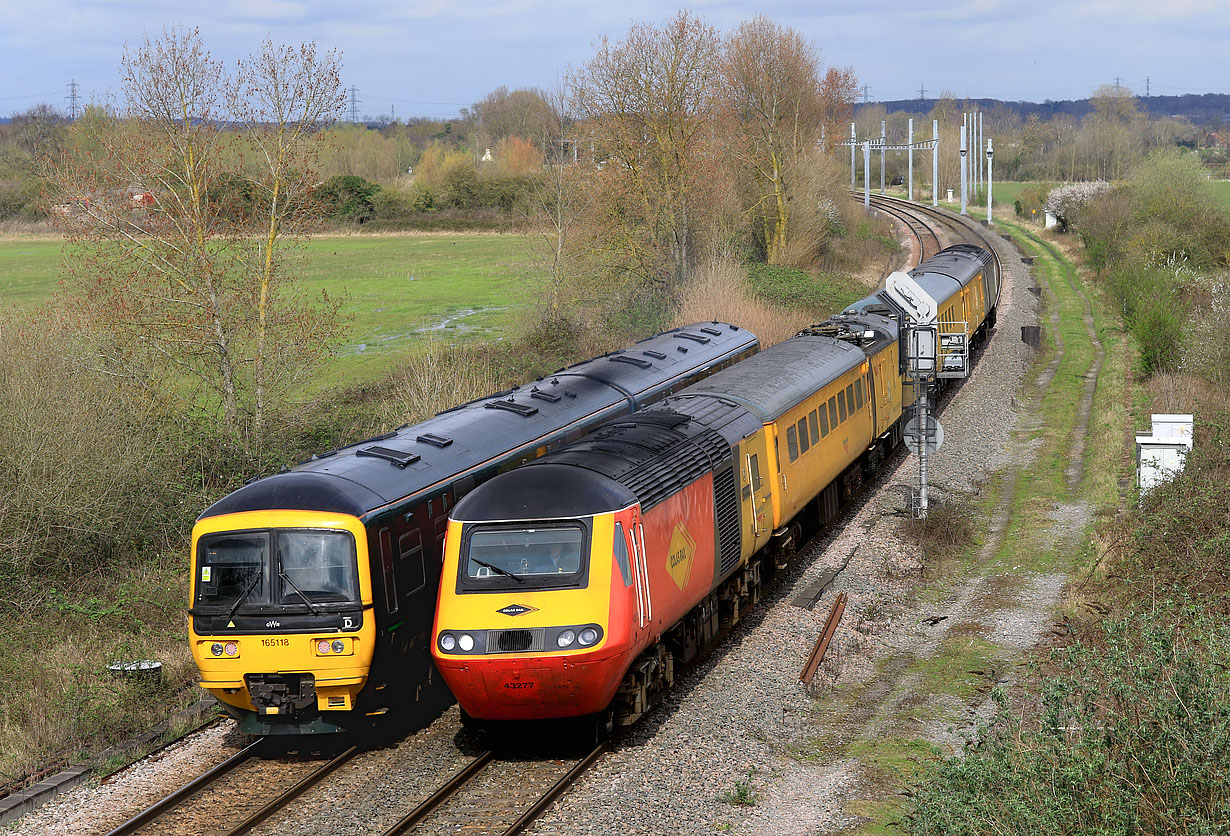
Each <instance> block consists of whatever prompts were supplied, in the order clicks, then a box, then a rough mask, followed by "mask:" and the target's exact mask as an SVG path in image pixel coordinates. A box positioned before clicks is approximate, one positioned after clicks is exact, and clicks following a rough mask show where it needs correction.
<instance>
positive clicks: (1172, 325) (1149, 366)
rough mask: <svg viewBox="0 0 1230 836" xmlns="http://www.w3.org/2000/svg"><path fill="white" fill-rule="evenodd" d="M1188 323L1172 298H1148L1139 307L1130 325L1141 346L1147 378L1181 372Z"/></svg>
mask: <svg viewBox="0 0 1230 836" xmlns="http://www.w3.org/2000/svg"><path fill="white" fill-rule="evenodd" d="M1186 320H1187V318H1186V317H1185V316H1184V315H1183V312H1182V310H1181V308H1178V307H1177V306H1176V304H1175V302H1174V301H1173V300H1172V299H1171V298H1169V296H1168V294H1165V293H1162V294H1158V295H1152V296H1148V297H1146V298H1145V299H1144V300H1143V301H1142V302H1140V303H1139V304H1138V306H1137V308H1136V310H1135V312H1134V314H1133V315H1132V317H1131V319H1130V325H1131V330H1132V334H1134V335H1135V337H1136V339H1137V341H1138V342H1139V343H1140V360H1141V364H1142V371H1143V372H1144V373H1145V375H1146V376H1152V375H1155V374H1159V373H1161V372H1170V371H1175V370H1177V369H1178V368H1179V364H1180V360H1181V358H1182V355H1183V337H1184V333H1185V331H1186Z"/></svg>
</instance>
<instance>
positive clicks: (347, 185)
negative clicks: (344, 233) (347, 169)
mask: <svg viewBox="0 0 1230 836" xmlns="http://www.w3.org/2000/svg"><path fill="white" fill-rule="evenodd" d="M379 191H380V186H378V185H377V184H375V183H371V182H368V181H367V180H364V179H363V178H362V177H355V176H354V175H352V174H340V175H338V176H337V177H330V178H329V179H328V180H326V181H325V182H324V183H322V184H321V185H320V186H319V187H317V189H316V198H317V200H319V201H320V203H321V205H322V206H323V207H324V209H325V212H326V213H327V214H329V215H332V216H333V218H335V219H336V220H339V221H349V222H351V223H357V224H362V223H366V222H367V221H370V220H371V219H372V218H373V217H375V215H376V204H375V197H376V194H377V193H378V192H379Z"/></svg>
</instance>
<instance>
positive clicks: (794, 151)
mask: <svg viewBox="0 0 1230 836" xmlns="http://www.w3.org/2000/svg"><path fill="white" fill-rule="evenodd" d="M818 64H819V56H818V54H817V52H816V48H815V47H814V46H813V45H812V44H811V43H810V42H809V41H808V40H807V39H806V38H804V37H803V36H802V35H801V34H799V33H798V32H796V31H795V30H793V29H790V28H788V27H784V26H781V25H780V24H777V23H774V22H773V21H772V20H770V19H769V18H767V17H765V16H764V15H757V16H756V17H754V18H753V19H752V20H749V21H745V22H744V23H743V24H741V25H740V26H739V28H738V29H736V30H735V31H734V33H733V34H732V35H731V36H730V38H729V39H728V40H727V42H726V49H725V51H724V54H723V59H722V62H721V70H722V86H721V89H722V103H723V105H724V109H725V111H726V114H727V116H728V118H729V120H730V124H731V126H732V128H733V132H734V135H735V140H736V141H735V142H734V143H732V150H733V151H734V152H735V154H736V155H737V156H738V158H739V161H740V163H741V164H742V167H743V169H744V171H745V172H746V173H747V174H748V175H749V177H750V180H751V190H752V201H751V206H750V207H749V210H748V211H749V214H751V215H752V216H753V217H755V218H756V219H757V224H756V226H757V227H758V235H757V237H758V238H759V239H760V240H761V241H762V242H763V244H764V249H765V254H766V257H767V260H768V262H769V263H770V264H777V263H780V262H781V261H782V257H783V254H784V251H785V247H786V238H787V235H788V232H789V225H790V215H791V211H792V208H793V207H792V204H793V202H794V198H795V191H796V177H797V174H798V168H799V164H800V161H801V160H802V157H803V155H804V153H806V152H807V151H809V150H811V149H812V148H813V147H815V145H816V143H817V142H818V141H819V139H820V125H821V120H822V118H823V114H822V111H821V100H820V80H819V78H818Z"/></svg>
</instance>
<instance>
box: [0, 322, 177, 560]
mask: <svg viewBox="0 0 1230 836" xmlns="http://www.w3.org/2000/svg"><path fill="white" fill-rule="evenodd" d="M49 319H50V317H49V315H44V316H42V317H40V318H39V319H37V320H35V319H31V320H30V321H28V322H27V321H21V320H15V319H11V318H10V319H9V320H8V321H5V322H3V323H0V330H3V333H4V334H5V337H6V339H5V340H4V341H3V342H2V343H0V569H2V570H5V574H7V573H8V572H17V573H25V572H27V571H29V570H31V569H32V568H37V569H38V570H39V571H40V572H46V573H51V574H53V575H68V574H72V573H73V572H87V571H91V570H94V569H96V568H97V567H98V566H100V565H102V564H103V563H104V562H105V561H106V560H107V559H108V558H109V557H110V556H112V555H115V554H117V553H121V552H129V553H131V552H135V551H137V550H139V549H140V548H141V547H142V546H144V545H163V544H165V543H167V542H170V541H172V540H173V539H174V537H175V532H176V530H177V529H178V527H179V526H181V525H182V524H184V523H185V522H188V521H190V520H191V515H192V514H194V513H195V512H196V511H197V510H199V508H195V507H193V508H192V509H191V510H189V509H188V508H185V507H184V505H185V504H187V505H194V504H195V503H196V499H195V498H194V497H195V495H194V494H192V493H190V492H188V491H186V490H185V486H184V485H183V483H182V481H181V477H180V475H179V474H180V470H179V468H180V466H181V462H180V460H179V459H178V449H179V445H178V444H177V443H176V442H174V441H173V440H172V438H171V433H170V432H169V428H170V427H171V423H170V422H169V421H167V420H166V417H165V416H163V415H161V414H160V413H159V411H158V407H157V405H156V404H155V403H153V402H151V401H150V400H149V399H148V398H146V397H144V396H143V395H137V396H135V397H132V396H131V393H130V390H128V389H127V388H126V387H124V386H122V385H117V383H116V382H115V381H114V380H112V379H109V378H107V377H105V376H104V375H102V374H99V373H97V372H95V371H94V370H93V366H92V364H91V363H92V361H93V360H95V359H96V355H97V354H98V353H99V352H100V351H103V350H105V347H103V346H89V345H85V344H83V343H82V342H81V341H80V340H78V339H76V338H74V337H73V336H71V335H70V334H69V333H68V332H66V331H65V330H62V329H61V328H59V327H57V325H56V323H55V322H54V321H49ZM198 490H199V488H198Z"/></svg>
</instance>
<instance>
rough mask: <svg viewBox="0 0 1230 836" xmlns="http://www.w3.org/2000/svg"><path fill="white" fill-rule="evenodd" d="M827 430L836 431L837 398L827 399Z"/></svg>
mask: <svg viewBox="0 0 1230 836" xmlns="http://www.w3.org/2000/svg"><path fill="white" fill-rule="evenodd" d="M829 429H830V430H835V429H837V396H836V395H834V396H833V397H831V398H829Z"/></svg>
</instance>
